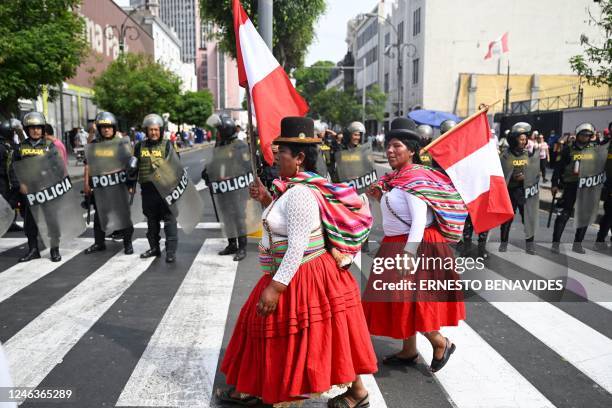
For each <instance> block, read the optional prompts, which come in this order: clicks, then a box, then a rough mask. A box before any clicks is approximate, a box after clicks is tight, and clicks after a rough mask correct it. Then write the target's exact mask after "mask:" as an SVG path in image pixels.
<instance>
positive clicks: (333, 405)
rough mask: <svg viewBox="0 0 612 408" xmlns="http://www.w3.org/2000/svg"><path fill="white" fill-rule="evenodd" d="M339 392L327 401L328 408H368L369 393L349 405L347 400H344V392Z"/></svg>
mask: <svg viewBox="0 0 612 408" xmlns="http://www.w3.org/2000/svg"><path fill="white" fill-rule="evenodd" d="M347 393H348V391H347V392H345V393H344V394H340V395H338V396H335V397H334V398H332V399H330V400H329V401H327V406H328V408H370V395H369V394H366V396H365V397H363V398H362V399H360V400H359V401H357V404H355V405H353V406H352V407H351V406H350V405H349V402H348V401H347V400H346V394H347Z"/></svg>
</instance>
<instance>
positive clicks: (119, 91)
mask: <svg viewBox="0 0 612 408" xmlns="http://www.w3.org/2000/svg"><path fill="white" fill-rule="evenodd" d="M93 89H94V92H95V96H94V99H95V102H96V104H97V105H98V106H99V107H100V108H102V109H105V110H108V111H110V112H113V113H115V114H116V115H118V116H120V117H122V118H124V119H125V120H126V121H127V122H128V125H129V126H135V125H140V123H141V121H142V119H143V118H144V117H145V115H147V114H149V113H157V114H160V115H161V114H162V113H165V112H169V113H172V112H176V111H177V109H176V107H177V103H178V98H179V95H180V93H181V80H180V79H179V78H178V77H177V76H176V75H175V74H173V73H172V72H170V71H169V70H167V69H166V68H165V67H164V66H163V65H161V64H159V63H157V62H155V61H153V59H152V57H151V56H149V55H144V54H125V55H123V56H120V57H119V58H118V59H117V60H115V61H113V63H112V64H110V65H109V66H108V68H107V69H106V71H104V72H103V73H102V74H101V75H100V76H99V77H97V78H96V79H95V80H94V88H93Z"/></svg>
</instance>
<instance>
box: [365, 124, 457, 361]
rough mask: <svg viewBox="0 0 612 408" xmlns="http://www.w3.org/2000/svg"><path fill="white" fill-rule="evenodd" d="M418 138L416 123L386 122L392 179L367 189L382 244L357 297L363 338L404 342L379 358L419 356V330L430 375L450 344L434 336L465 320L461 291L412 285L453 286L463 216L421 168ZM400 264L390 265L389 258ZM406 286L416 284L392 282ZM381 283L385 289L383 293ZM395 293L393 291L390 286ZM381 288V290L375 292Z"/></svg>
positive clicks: (448, 191) (433, 174) (442, 184)
mask: <svg viewBox="0 0 612 408" xmlns="http://www.w3.org/2000/svg"><path fill="white" fill-rule="evenodd" d="M419 141H420V138H419V135H418V133H417V130H416V124H415V123H414V122H413V121H412V120H410V119H406V118H397V119H395V120H394V121H393V122H391V128H390V131H389V133H388V134H387V135H386V138H385V144H386V150H387V158H388V160H389V165H390V166H391V168H392V169H393V171H392V172H391V173H388V174H386V175H385V176H383V177H381V179H380V181H379V183H378V184H377V185H374V186H371V187H370V189H369V190H368V195H369V196H370V197H371V198H373V199H375V200H376V201H378V202H380V203H381V211H382V218H383V219H382V224H383V230H384V233H385V238H384V239H383V241H382V244H381V247H380V249H379V251H378V253H377V254H376V256H375V259H374V265H375V266H376V265H381V264H384V265H385V268H384V269H383V270H380V269H379V270H378V271H377V270H376V269H375V268H374V267H373V269H372V273H371V274H370V278H369V280H368V285H367V286H366V289H365V293H364V296H363V308H364V311H365V315H366V320H367V322H368V327H369V329H370V333H371V334H372V335H375V336H387V337H392V338H396V339H402V340H403V341H404V343H403V347H402V350H401V351H400V352H399V353H397V354H393V355H390V356H387V357H386V358H385V359H384V360H383V363H384V364H389V365H413V364H415V363H416V360H417V358H418V352H417V348H416V333H417V332H421V333H422V334H423V335H424V336H425V337H426V338H427V339H428V340H429V342H430V343H431V345H432V347H433V358H432V360H431V370H432V371H433V372H436V371H438V370H440V369H441V368H442V367H444V365H445V364H446V363H447V362H448V360H449V358H450V356H451V354H452V353H453V352H454V351H455V347H456V346H455V344H453V343H452V342H451V341H450V340H449V339H447V338H446V337H444V336H443V335H442V334H440V332H439V331H438V330H439V329H440V328H441V327H443V326H457V325H458V323H459V321H460V320H463V319H464V318H465V306H464V304H463V297H462V293H461V292H460V291H453V290H448V291H447V290H441V291H436V290H433V291H427V292H426V291H423V290H421V289H419V285H420V284H419V281H425V280H426V279H428V280H433V281H436V282H443V283H444V282H448V281H450V280H457V279H458V275H457V274H456V273H455V269H454V257H453V252H452V250H451V249H450V247H449V246H448V243H449V242H457V241H458V240H459V239H460V238H461V233H462V230H463V224H464V222H465V218H466V216H467V210H466V206H465V204H464V202H463V201H462V199H461V197H460V195H459V194H458V193H457V191H456V190H455V188H454V186H453V185H452V183H451V181H450V179H449V178H448V176H446V175H444V174H443V173H441V172H439V171H436V170H433V169H430V168H428V167H425V166H422V165H420V159H419V155H418V152H419V150H420V145H419ZM400 257H401V259H406V260H407V262H403V263H400V262H399V261H398V262H397V263H393V267H388V265H389V263H388V262H379V261H389V259H392V260H396V259H398V258H400ZM417 258H421V261H423V262H425V261H426V260H427V261H429V260H432V259H433V260H436V259H437V260H448V262H450V263H449V264H447V263H446V262H445V263H444V265H445V266H438V265H439V264H437V263H435V262H434V263H433V264H434V266H430V264H429V263H421V264H418V266H417V264H416V263H415V262H414V261H415V260H416V259H417ZM404 281H411V282H412V284H416V286H413V287H408V288H402V287H401V286H398V284H400V283H402V282H404ZM384 284H387V285H388V284H393V285H395V286H391V285H388V286H386V288H387V289H385V286H383V285H384ZM398 287H399V288H400V289H401V290H396V289H393V288H398ZM381 288H382V289H381Z"/></svg>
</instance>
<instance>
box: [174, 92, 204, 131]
mask: <svg viewBox="0 0 612 408" xmlns="http://www.w3.org/2000/svg"><path fill="white" fill-rule="evenodd" d="M213 105H214V102H213V96H212V94H211V93H210V91H208V90H204V91H200V92H186V93H185V94H183V95H180V96H179V97H178V101H177V103H176V107H175V110H174V111H173V112H172V113H171V115H170V120H171V121H172V122H175V123H179V124H183V123H187V124H190V125H195V126H197V127H204V126H205V125H206V119H208V117H209V116H210V115H212V112H213Z"/></svg>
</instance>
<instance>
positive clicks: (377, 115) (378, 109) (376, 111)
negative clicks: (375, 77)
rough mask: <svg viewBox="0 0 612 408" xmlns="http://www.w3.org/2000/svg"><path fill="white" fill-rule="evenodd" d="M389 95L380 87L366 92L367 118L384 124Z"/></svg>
mask: <svg viewBox="0 0 612 408" xmlns="http://www.w3.org/2000/svg"><path fill="white" fill-rule="evenodd" d="M386 102H387V95H385V93H384V92H383V91H381V89H380V87H379V86H378V85H374V86H373V87H372V88H371V89H370V90H369V91H367V92H366V118H368V119H376V121H378V122H382V121H383V120H384V119H385V103H386Z"/></svg>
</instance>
